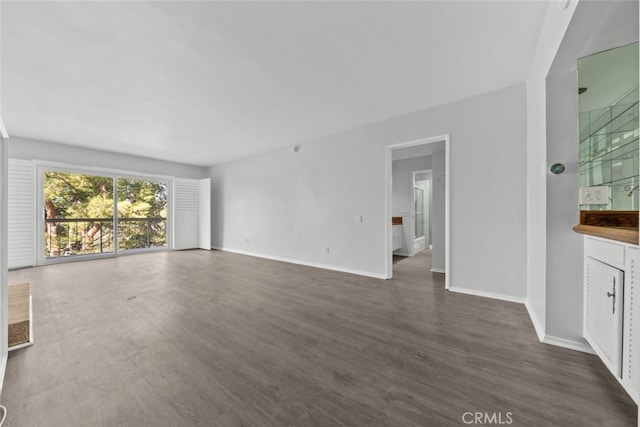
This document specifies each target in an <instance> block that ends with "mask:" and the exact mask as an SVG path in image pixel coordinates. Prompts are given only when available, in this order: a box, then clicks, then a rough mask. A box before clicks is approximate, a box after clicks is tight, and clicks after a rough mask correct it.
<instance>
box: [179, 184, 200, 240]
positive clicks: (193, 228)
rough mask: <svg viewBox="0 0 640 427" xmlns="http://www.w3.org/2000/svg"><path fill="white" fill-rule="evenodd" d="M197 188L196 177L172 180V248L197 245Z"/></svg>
mask: <svg viewBox="0 0 640 427" xmlns="http://www.w3.org/2000/svg"><path fill="white" fill-rule="evenodd" d="M198 190H199V187H198V180H197V179H184V178H176V179H175V181H174V192H173V193H174V199H173V200H174V227H173V248H174V249H193V248H197V247H198V215H199V212H198Z"/></svg>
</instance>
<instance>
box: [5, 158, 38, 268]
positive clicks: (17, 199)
mask: <svg viewBox="0 0 640 427" xmlns="http://www.w3.org/2000/svg"><path fill="white" fill-rule="evenodd" d="M8 172H9V177H8V180H7V185H8V196H9V197H8V199H9V212H8V225H9V230H8V234H7V239H8V250H7V255H8V257H9V260H8V264H9V268H19V267H30V266H33V265H35V264H36V249H35V246H36V245H35V237H36V233H35V229H36V218H35V208H34V203H35V200H34V199H35V197H34V194H35V185H34V169H33V163H32V162H30V161H26V160H16V159H9V169H8Z"/></svg>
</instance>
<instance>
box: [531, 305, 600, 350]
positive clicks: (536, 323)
mask: <svg viewBox="0 0 640 427" xmlns="http://www.w3.org/2000/svg"><path fill="white" fill-rule="evenodd" d="M524 306H525V307H526V309H527V312H528V313H529V318H530V319H531V323H533V328H534V329H535V331H536V335H538V340H539V341H540V342H541V343H543V344H548V345H553V346H556V347H562V348H568V349H570V350H576V351H581V352H583V353H589V354H595V353H594V351H593V349H592V348H591V346H589V344H587V343H586V342H580V341H573V340H568V339H565V338H559V337H554V336H553V335H547V334H545V331H544V327H543V326H542V323H541V322H540V319H538V316H536V315H535V311H534V310H533V307H531V305H530V304H529V301H526V302H525V303H524Z"/></svg>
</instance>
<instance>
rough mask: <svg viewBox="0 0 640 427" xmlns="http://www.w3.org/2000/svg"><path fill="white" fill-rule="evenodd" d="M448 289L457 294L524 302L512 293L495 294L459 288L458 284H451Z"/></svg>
mask: <svg viewBox="0 0 640 427" xmlns="http://www.w3.org/2000/svg"><path fill="white" fill-rule="evenodd" d="M449 290H450V291H451V292H457V293H459V294H467V295H475V296H478V297H485V298H493V299H498V300H502V301H509V302H516V303H518V304H524V303H525V299H524V298H521V297H514V296H512V295H504V294H496V293H493V292H485V291H478V290H475V289H467V288H460V287H458V286H452V287H450V288H449Z"/></svg>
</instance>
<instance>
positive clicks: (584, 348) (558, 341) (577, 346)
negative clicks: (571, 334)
mask: <svg viewBox="0 0 640 427" xmlns="http://www.w3.org/2000/svg"><path fill="white" fill-rule="evenodd" d="M540 342H542V343H544V344H549V345H555V346H556V347H563V348H568V349H569V350H577V351H581V352H583V353H588V354H596V353H595V352H594V351H593V349H592V348H591V346H590V345H589V344H587V343H586V342H585V343H582V342H579V341H573V340H566V339H564V338H558V337H554V336H552V335H545V336H544V338H543V339H542V340H540Z"/></svg>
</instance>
